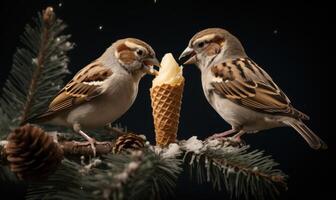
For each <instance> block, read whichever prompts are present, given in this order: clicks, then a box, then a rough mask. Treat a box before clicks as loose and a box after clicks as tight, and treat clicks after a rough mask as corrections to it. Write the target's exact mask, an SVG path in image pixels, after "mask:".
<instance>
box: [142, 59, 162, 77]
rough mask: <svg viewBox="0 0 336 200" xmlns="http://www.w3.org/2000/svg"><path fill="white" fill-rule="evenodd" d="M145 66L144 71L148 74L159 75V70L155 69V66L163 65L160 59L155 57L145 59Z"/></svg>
mask: <svg viewBox="0 0 336 200" xmlns="http://www.w3.org/2000/svg"><path fill="white" fill-rule="evenodd" d="M143 66H144V71H145V72H146V73H147V74H150V75H155V76H157V75H158V74H159V72H158V71H157V70H155V69H154V67H153V66H157V67H160V66H161V65H160V62H159V61H158V59H157V58H155V57H154V58H147V59H145V60H144V61H143Z"/></svg>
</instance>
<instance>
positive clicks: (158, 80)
mask: <svg viewBox="0 0 336 200" xmlns="http://www.w3.org/2000/svg"><path fill="white" fill-rule="evenodd" d="M182 70H183V67H182V66H181V67H179V65H178V63H177V62H176V61H175V59H174V57H173V55H172V54H171V53H167V54H165V55H164V56H163V58H162V61H161V67H160V70H159V74H158V75H157V76H156V77H155V78H154V80H153V87H155V86H157V85H162V84H169V85H176V84H180V83H181V82H182V81H183V80H184V78H183V74H182Z"/></svg>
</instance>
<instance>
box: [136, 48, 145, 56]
mask: <svg viewBox="0 0 336 200" xmlns="http://www.w3.org/2000/svg"><path fill="white" fill-rule="evenodd" d="M136 53H137V54H138V55H139V56H142V55H143V53H144V52H143V51H142V50H141V49H138V50H137V51H136Z"/></svg>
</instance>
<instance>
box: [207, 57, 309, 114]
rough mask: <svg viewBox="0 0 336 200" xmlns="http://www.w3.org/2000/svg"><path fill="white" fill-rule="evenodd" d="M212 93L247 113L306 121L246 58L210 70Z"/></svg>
mask: <svg viewBox="0 0 336 200" xmlns="http://www.w3.org/2000/svg"><path fill="white" fill-rule="evenodd" d="M211 72H212V74H213V75H214V79H213V81H212V82H211V85H212V86H213V90H214V92H215V93H217V94H218V95H220V96H221V97H224V98H226V99H229V100H231V101H232V102H234V103H236V104H238V105H241V106H243V107H246V108H249V109H251V110H254V111H257V112H261V113H267V114H278V115H284V116H290V117H294V118H297V119H309V117H308V116H307V115H305V114H304V113H302V112H300V111H298V110H296V109H295V108H294V107H293V106H292V105H291V102H290V100H289V99H288V97H287V96H286V95H285V93H284V92H283V91H282V90H281V89H280V88H279V87H278V86H277V85H276V84H275V83H274V82H273V80H272V78H271V77H270V76H269V75H268V74H267V73H266V72H265V71H264V70H263V69H261V68H260V67H259V66H258V65H257V64H256V63H254V62H253V61H252V60H251V59H249V58H238V59H233V60H229V61H226V62H223V63H221V64H219V65H215V66H212V67H211Z"/></svg>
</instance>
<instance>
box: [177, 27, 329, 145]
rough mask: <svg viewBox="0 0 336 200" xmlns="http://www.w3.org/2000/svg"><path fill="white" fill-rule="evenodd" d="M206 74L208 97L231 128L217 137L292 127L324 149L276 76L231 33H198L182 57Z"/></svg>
mask: <svg viewBox="0 0 336 200" xmlns="http://www.w3.org/2000/svg"><path fill="white" fill-rule="evenodd" d="M185 56H190V58H189V60H188V61H186V64H196V65H197V66H198V67H199V69H200V70H201V73H202V86H203V90H204V94H205V96H206V98H207V100H208V101H209V103H210V104H211V105H212V107H213V108H214V109H215V110H216V111H217V112H218V114H219V115H221V116H222V117H223V119H224V120H226V121H227V122H228V123H229V124H230V125H231V126H232V130H229V131H226V132H224V133H222V134H217V135H215V136H214V137H221V136H226V135H229V134H232V133H237V134H236V136H235V137H236V138H239V137H240V136H241V135H242V134H244V133H246V132H258V131H260V130H264V129H270V128H274V127H281V126H292V127H293V128H294V129H295V130H296V131H297V132H299V133H300V134H301V135H302V137H303V138H304V139H305V140H306V141H307V142H308V144H309V145H310V146H311V147H312V148H314V149H318V148H321V147H322V148H325V147H326V145H325V144H324V142H322V140H321V139H320V138H319V137H318V136H316V135H315V134H314V133H313V132H312V131H311V130H310V129H309V128H308V127H307V126H306V125H305V124H304V123H303V122H302V120H308V119H309V117H308V116H307V115H306V114H304V113H302V112H300V111H298V110H297V109H295V108H294V107H293V106H292V104H291V102H290V100H289V99H288V97H287V96H286V95H285V93H284V92H283V91H282V90H281V89H280V88H279V87H278V86H277V85H276V84H275V83H274V81H273V80H272V78H271V77H270V76H269V75H268V74H267V73H266V72H265V71H264V70H263V69H262V68H260V67H259V66H258V65H257V64H256V63H255V62H253V61H252V60H251V59H250V58H249V57H248V56H247V55H246V53H245V50H244V48H243V46H242V45H241V43H240V42H239V40H238V39H237V38H236V37H234V36H233V35H232V34H230V33H229V32H228V31H226V30H224V29H219V28H211V29H206V30H203V31H201V32H199V33H197V34H196V35H195V36H194V37H193V38H192V39H191V40H190V42H189V45H188V47H187V49H186V50H185V51H184V52H183V53H182V55H181V57H185Z"/></svg>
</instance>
